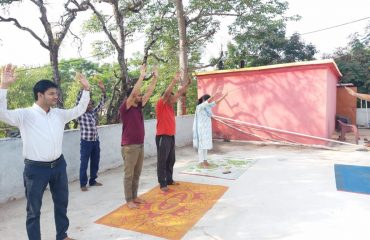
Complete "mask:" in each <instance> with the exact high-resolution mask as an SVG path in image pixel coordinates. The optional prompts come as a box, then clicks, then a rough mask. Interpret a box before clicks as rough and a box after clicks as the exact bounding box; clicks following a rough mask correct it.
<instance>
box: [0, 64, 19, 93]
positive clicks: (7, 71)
mask: <svg viewBox="0 0 370 240" xmlns="http://www.w3.org/2000/svg"><path fill="white" fill-rule="evenodd" d="M15 68H16V67H15V66H13V65H12V64H7V65H6V66H4V67H3V68H2V71H1V82H0V88H4V89H7V88H8V87H9V86H10V84H12V83H14V82H15V80H16V76H15Z"/></svg>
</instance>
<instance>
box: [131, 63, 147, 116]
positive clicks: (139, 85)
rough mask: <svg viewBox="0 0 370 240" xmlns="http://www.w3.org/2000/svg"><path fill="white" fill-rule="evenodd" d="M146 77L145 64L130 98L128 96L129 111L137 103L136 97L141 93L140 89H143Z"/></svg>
mask: <svg viewBox="0 0 370 240" xmlns="http://www.w3.org/2000/svg"><path fill="white" fill-rule="evenodd" d="M145 75H146V65H145V64H143V65H141V67H140V77H139V79H138V80H137V82H136V83H135V85H134V88H133V89H132V92H131V94H130V96H127V101H126V107H127V109H129V108H130V107H131V106H132V105H133V104H134V102H135V99H134V96H135V95H137V94H139V93H140V88H141V85H143V80H144V78H145Z"/></svg>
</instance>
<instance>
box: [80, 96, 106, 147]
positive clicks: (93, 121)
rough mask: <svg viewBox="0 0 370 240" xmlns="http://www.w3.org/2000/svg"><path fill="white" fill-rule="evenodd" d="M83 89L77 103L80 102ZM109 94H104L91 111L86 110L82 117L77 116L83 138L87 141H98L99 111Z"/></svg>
mask: <svg viewBox="0 0 370 240" xmlns="http://www.w3.org/2000/svg"><path fill="white" fill-rule="evenodd" d="M81 94H82V91H80V93H79V94H78V97H77V101H76V105H77V104H78V103H79V102H80V98H81ZM106 99H107V96H106V95H105V94H103V95H102V97H101V99H100V102H99V104H98V106H96V107H95V108H94V109H93V110H92V111H91V112H88V111H86V112H85V113H84V114H82V115H81V116H80V117H78V118H77V121H78V123H79V124H80V130H81V139H83V140H86V141H98V140H99V135H98V128H97V127H96V126H97V124H98V112H99V111H100V109H102V107H103V106H104V102H105V101H106Z"/></svg>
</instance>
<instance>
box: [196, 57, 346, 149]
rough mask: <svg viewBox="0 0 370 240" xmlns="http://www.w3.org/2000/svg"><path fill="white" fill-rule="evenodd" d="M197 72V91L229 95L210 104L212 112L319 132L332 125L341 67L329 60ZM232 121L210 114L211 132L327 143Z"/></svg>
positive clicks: (327, 134)
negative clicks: (217, 118) (218, 118)
mask: <svg viewBox="0 0 370 240" xmlns="http://www.w3.org/2000/svg"><path fill="white" fill-rule="evenodd" d="M196 76H197V79H198V96H199V97H200V96H202V95H203V94H205V93H207V94H210V95H211V96H212V95H215V94H217V93H223V92H226V91H229V96H228V97H227V98H226V99H225V100H224V101H222V102H221V103H220V104H219V105H218V106H216V107H215V108H214V109H213V112H214V114H215V115H217V116H221V117H225V118H229V119H233V120H238V121H242V122H246V123H250V124H255V125H258V126H265V127H271V128H276V129H281V130H286V131H291V132H297V133H301V134H305V135H311V136H317V137H321V138H330V137H331V135H332V133H333V131H334V128H335V111H336V90H337V89H336V84H337V82H338V79H339V77H340V76H341V73H340V71H339V70H338V67H337V65H336V64H335V62H334V61H333V60H319V61H308V62H297V63H288V64H278V65H270V66H263V67H253V68H243V69H233V70H220V71H213V72H203V73H197V74H196ZM227 122H228V123H232V122H231V121H230V120H228V121H227ZM231 126H232V127H230V126H227V125H225V124H224V123H220V122H219V121H215V120H213V136H214V138H228V139H233V140H261V138H259V137H263V138H268V139H278V140H285V141H287V140H289V141H295V142H299V143H306V144H326V142H325V141H322V140H317V139H312V138H308V137H302V136H296V135H292V134H288V133H281V132H271V131H261V129H260V128H258V127H257V128H253V129H252V128H250V127H249V126H247V125H235V123H233V124H231ZM255 135H257V136H255Z"/></svg>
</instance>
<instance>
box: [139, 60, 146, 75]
mask: <svg viewBox="0 0 370 240" xmlns="http://www.w3.org/2000/svg"><path fill="white" fill-rule="evenodd" d="M145 75H146V64H145V63H144V64H143V65H141V67H140V76H141V77H142V78H144V77H145Z"/></svg>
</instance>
